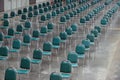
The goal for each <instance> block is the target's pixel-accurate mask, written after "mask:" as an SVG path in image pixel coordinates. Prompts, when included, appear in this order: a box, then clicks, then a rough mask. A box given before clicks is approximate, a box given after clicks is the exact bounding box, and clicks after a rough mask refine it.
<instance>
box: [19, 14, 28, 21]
mask: <svg viewBox="0 0 120 80" xmlns="http://www.w3.org/2000/svg"><path fill="white" fill-rule="evenodd" d="M26 20H27V16H26V14H22V15H21V20H20V21H21V22H24V21H26Z"/></svg>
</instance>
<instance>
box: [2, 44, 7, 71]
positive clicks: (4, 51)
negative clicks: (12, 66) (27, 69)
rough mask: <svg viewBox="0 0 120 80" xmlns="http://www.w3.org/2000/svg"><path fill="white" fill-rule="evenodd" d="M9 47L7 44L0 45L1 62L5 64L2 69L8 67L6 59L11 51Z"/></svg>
mask: <svg viewBox="0 0 120 80" xmlns="http://www.w3.org/2000/svg"><path fill="white" fill-rule="evenodd" d="M8 50H9V49H8V47H7V46H2V47H0V61H1V62H0V63H1V65H3V69H1V70H5V69H6V64H5V63H6V60H7V59H8V56H9V55H8V53H9V51H8Z"/></svg>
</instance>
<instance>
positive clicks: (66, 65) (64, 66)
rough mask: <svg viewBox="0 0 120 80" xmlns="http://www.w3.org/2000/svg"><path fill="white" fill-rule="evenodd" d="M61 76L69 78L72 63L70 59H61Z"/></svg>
mask: <svg viewBox="0 0 120 80" xmlns="http://www.w3.org/2000/svg"><path fill="white" fill-rule="evenodd" d="M60 72H61V76H62V78H63V79H64V78H70V77H71V73H72V64H71V62H70V61H62V62H61V64H60Z"/></svg>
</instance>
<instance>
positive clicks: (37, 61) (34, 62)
mask: <svg viewBox="0 0 120 80" xmlns="http://www.w3.org/2000/svg"><path fill="white" fill-rule="evenodd" d="M41 62H42V60H39V59H32V60H31V63H33V64H39V63H41Z"/></svg>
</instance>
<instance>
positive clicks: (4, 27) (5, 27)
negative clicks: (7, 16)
mask: <svg viewBox="0 0 120 80" xmlns="http://www.w3.org/2000/svg"><path fill="white" fill-rule="evenodd" d="M7 28H8V26H0V29H7Z"/></svg>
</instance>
